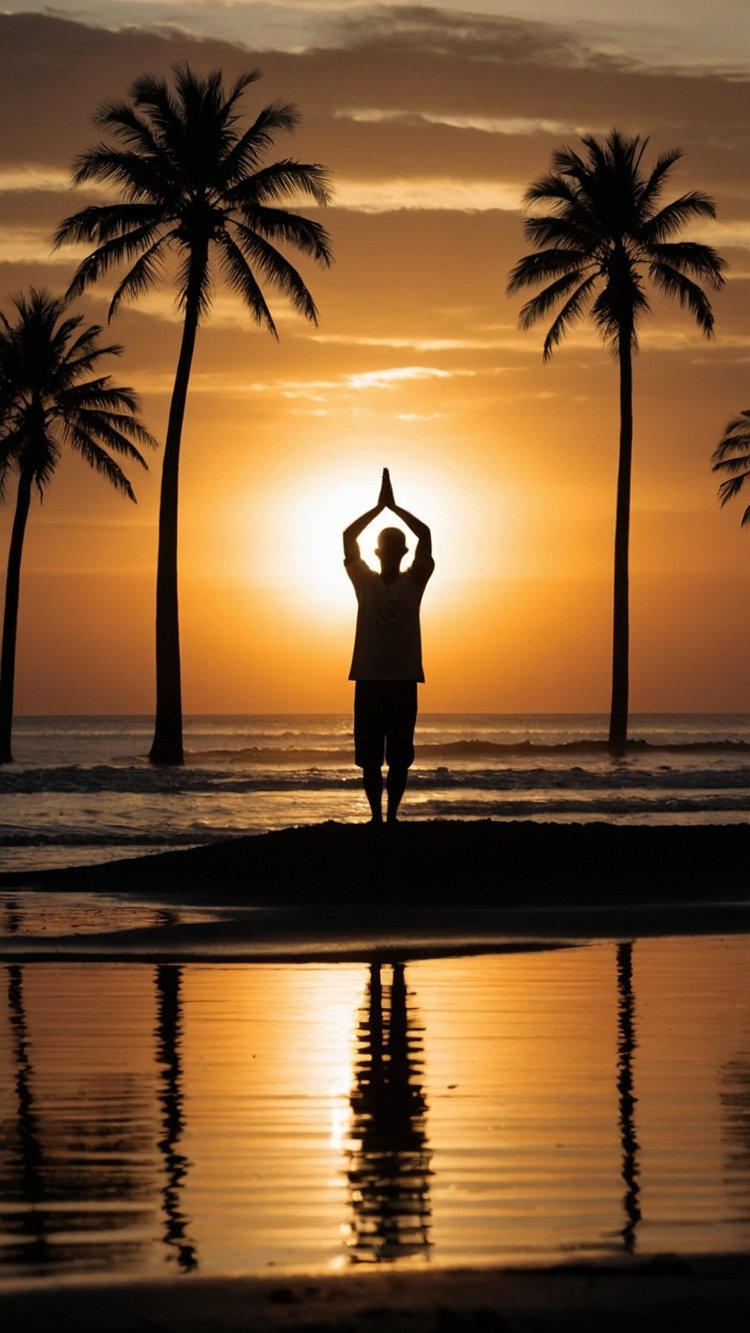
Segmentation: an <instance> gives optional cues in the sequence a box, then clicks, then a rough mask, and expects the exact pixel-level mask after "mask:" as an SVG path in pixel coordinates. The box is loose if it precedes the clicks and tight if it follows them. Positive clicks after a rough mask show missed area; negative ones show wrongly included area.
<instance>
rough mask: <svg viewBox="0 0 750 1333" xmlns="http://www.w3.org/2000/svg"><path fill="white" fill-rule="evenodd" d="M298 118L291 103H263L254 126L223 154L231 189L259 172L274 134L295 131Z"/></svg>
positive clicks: (227, 179)
mask: <svg viewBox="0 0 750 1333" xmlns="http://www.w3.org/2000/svg"><path fill="white" fill-rule="evenodd" d="M299 120H300V115H299V111H298V110H297V108H296V106H294V105H293V104H292V103H283V102H271V103H269V105H268V106H264V107H263V109H262V110H261V111H260V112H259V113H258V115H257V116H256V118H255V120H254V121H253V123H252V125H250V126H249V127H248V128H247V129H246V130H245V131H244V133H243V134H241V135H240V136H239V137H238V138H237V139H236V140H235V142H234V144H233V145H232V147H231V148H230V149H229V151H228V152H227V153H226V155H225V157H224V161H223V163H222V172H221V174H222V179H223V183H224V185H225V187H226V188H227V189H230V188H231V186H233V185H237V184H239V183H240V182H241V181H242V180H243V178H244V177H246V176H247V175H248V174H249V173H251V172H254V171H257V169H258V164H259V163H260V161H261V160H262V157H263V154H264V153H265V152H267V151H268V149H269V148H270V147H271V146H272V144H273V141H274V137H275V135H276V134H278V133H279V132H283V133H286V134H292V133H293V132H294V130H295V129H296V128H297V126H298V124H299Z"/></svg>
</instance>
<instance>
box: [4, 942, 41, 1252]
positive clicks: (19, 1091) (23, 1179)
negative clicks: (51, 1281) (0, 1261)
mask: <svg viewBox="0 0 750 1333" xmlns="http://www.w3.org/2000/svg"><path fill="white" fill-rule="evenodd" d="M8 1010H9V1013H10V1027H11V1034H12V1041H13V1058H14V1064H15V1068H16V1079H15V1086H16V1108H17V1133H18V1149H19V1174H18V1178H17V1182H14V1181H10V1180H9V1181H8V1182H7V1184H8V1185H9V1187H10V1190H11V1193H12V1194H15V1192H16V1190H17V1191H18V1194H19V1196H20V1200H22V1201H23V1204H24V1205H25V1207H26V1210H27V1211H26V1212H25V1214H24V1215H21V1216H19V1223H20V1231H21V1239H22V1249H21V1250H20V1252H19V1257H22V1258H23V1260H24V1262H25V1263H27V1264H31V1265H40V1266H43V1265H45V1264H46V1263H47V1262H48V1261H49V1258H50V1242H49V1236H48V1230H49V1222H50V1218H49V1209H48V1206H47V1201H46V1196H47V1192H46V1189H45V1162H44V1154H43V1151H42V1134H41V1126H40V1123H39V1114H38V1111H37V1108H36V1104H35V1100H34V1093H33V1087H32V1085H33V1067H32V1063H31V1042H30V1039H29V1029H28V1021H27V1017H26V1004H25V1001H24V994H23V968H22V967H20V966H19V965H18V964H12V965H11V966H10V967H9V968H8Z"/></svg>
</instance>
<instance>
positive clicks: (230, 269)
mask: <svg viewBox="0 0 750 1333" xmlns="http://www.w3.org/2000/svg"><path fill="white" fill-rule="evenodd" d="M220 244H221V249H220V252H219V254H220V259H219V262H220V265H221V269H222V272H223V274H224V277H225V279H226V281H227V283H228V285H229V287H230V288H231V290H232V291H234V292H237V293H238V295H239V296H241V297H242V300H243V301H244V303H245V305H246V306H247V308H248V310H249V311H250V312H251V314H252V316H253V318H254V320H255V322H256V324H259V325H263V326H264V327H265V328H266V329H267V331H268V332H269V333H270V334H271V336H272V337H273V338H275V339H276V341H277V342H278V341H279V334H278V330H277V328H276V324H275V323H274V320H273V316H272V315H271V311H270V309H269V307H268V303H267V302H266V298H265V296H264V295H263V292H262V290H261V287H260V284H259V283H258V281H257V279H256V277H255V274H254V273H253V271H252V268H251V267H250V264H249V263H248V261H247V258H246V257H245V255H244V254H243V252H242V250H241V249H240V248H239V246H238V245H237V244H236V243H235V241H234V240H233V239H232V237H231V236H230V235H229V234H228V233H227V234H225V235H224V236H222V237H221V242H220Z"/></svg>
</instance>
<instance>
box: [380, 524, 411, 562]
mask: <svg viewBox="0 0 750 1333" xmlns="http://www.w3.org/2000/svg"><path fill="white" fill-rule="evenodd" d="M406 550H407V547H406V538H405V536H404V534H403V532H402V531H401V529H400V528H383V531H382V532H379V533H378V544H377V548H376V550H375V554H376V555H377V556H378V558H379V560H380V565H381V568H382V570H383V572H384V573H388V572H393V571H394V570H398V568H399V565H400V564H401V561H402V560H403V558H404V556H405V555H406Z"/></svg>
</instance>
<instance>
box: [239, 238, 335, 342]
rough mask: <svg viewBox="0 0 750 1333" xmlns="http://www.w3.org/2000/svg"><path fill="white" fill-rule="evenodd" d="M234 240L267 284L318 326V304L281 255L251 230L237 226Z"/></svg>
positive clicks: (298, 275) (297, 274) (294, 270)
mask: <svg viewBox="0 0 750 1333" xmlns="http://www.w3.org/2000/svg"><path fill="white" fill-rule="evenodd" d="M235 237H236V240H237V243H238V247H239V249H240V250H241V252H242V254H243V255H244V256H245V259H246V260H247V261H248V262H249V264H255V266H256V267H257V269H258V271H259V273H260V274H261V275H262V277H263V278H264V279H265V280H266V282H270V283H271V285H272V286H274V287H276V288H277V289H278V290H279V291H280V292H283V294H284V295H285V296H286V297H287V299H288V300H289V301H290V303H291V305H292V308H293V309H294V310H296V311H297V313H298V314H300V315H303V316H304V317H305V319H309V320H310V322H311V323H313V324H317V322H318V310H317V307H316V305H315V302H314V301H313V298H312V296H311V295H310V292H309V291H308V288H307V286H306V285H305V283H304V281H303V279H302V277H301V276H300V274H299V273H298V272H297V270H296V268H295V267H294V265H293V264H290V262H289V260H288V259H286V258H285V256H284V255H283V254H282V253H281V251H280V250H277V249H276V247H275V246H274V245H271V244H270V243H269V241H267V240H266V239H265V237H264V236H261V235H259V234H258V232H257V231H255V230H253V229H252V228H250V227H241V226H238V227H237V228H235Z"/></svg>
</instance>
